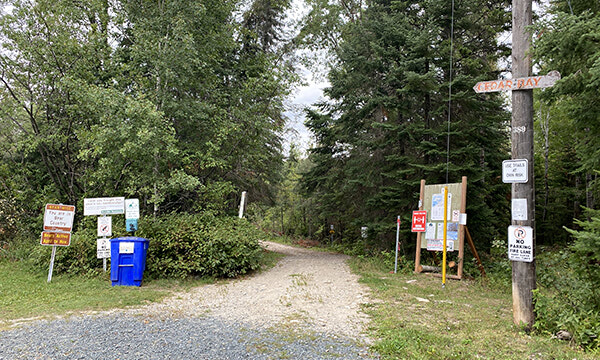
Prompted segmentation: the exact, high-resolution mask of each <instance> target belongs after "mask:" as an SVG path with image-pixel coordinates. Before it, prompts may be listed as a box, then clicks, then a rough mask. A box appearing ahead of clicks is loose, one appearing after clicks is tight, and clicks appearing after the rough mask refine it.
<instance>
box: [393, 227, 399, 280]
mask: <svg viewBox="0 0 600 360" xmlns="http://www.w3.org/2000/svg"><path fill="white" fill-rule="evenodd" d="M399 242H400V215H398V219H397V220H396V260H395V262H394V274H395V273H396V272H398V244H399Z"/></svg>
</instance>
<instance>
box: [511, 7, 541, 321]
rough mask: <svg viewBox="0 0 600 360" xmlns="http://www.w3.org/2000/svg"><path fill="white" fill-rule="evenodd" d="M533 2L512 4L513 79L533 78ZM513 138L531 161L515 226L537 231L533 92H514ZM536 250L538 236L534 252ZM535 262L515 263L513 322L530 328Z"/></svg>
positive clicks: (517, 193) (515, 190) (518, 190)
mask: <svg viewBox="0 0 600 360" xmlns="http://www.w3.org/2000/svg"><path fill="white" fill-rule="evenodd" d="M531 3H532V0H513V2H512V22H513V23H512V26H513V29H512V43H513V48H512V76H513V78H520V77H528V76H531V57H530V56H529V53H530V51H529V49H530V47H531V33H530V32H529V31H528V30H527V27H528V26H530V25H531V23H532V4H531ZM511 125H512V134H511V147H512V149H511V150H512V158H513V159H527V162H528V179H529V181H528V182H527V183H515V184H512V198H513V199H527V220H525V221H518V223H517V221H513V222H512V224H513V225H522V226H531V227H532V228H534V229H535V224H534V220H535V212H534V209H535V202H534V200H535V197H534V177H533V167H534V164H533V90H518V91H513V92H512V122H511ZM534 249H535V232H534V234H533V249H532V252H533V251H534ZM535 283H536V279H535V260H534V261H532V262H522V261H513V262H512V294H513V321H514V323H515V324H517V325H521V324H524V325H526V326H527V327H528V328H530V327H531V326H532V325H533V322H534V313H533V290H534V289H535V287H536V285H535Z"/></svg>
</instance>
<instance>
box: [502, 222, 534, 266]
mask: <svg viewBox="0 0 600 360" xmlns="http://www.w3.org/2000/svg"><path fill="white" fill-rule="evenodd" d="M508 259H509V260H512V261H523V262H532V261H533V229H532V228H531V226H517V225H511V226H509V227H508Z"/></svg>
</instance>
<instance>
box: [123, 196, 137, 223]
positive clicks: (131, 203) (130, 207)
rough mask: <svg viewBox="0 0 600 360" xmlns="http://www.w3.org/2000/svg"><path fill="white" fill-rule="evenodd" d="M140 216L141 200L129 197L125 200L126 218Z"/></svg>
mask: <svg viewBox="0 0 600 360" xmlns="http://www.w3.org/2000/svg"><path fill="white" fill-rule="evenodd" d="M139 218H140V200H139V199H127V200H125V219H139Z"/></svg>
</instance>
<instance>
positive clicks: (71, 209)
mask: <svg viewBox="0 0 600 360" xmlns="http://www.w3.org/2000/svg"><path fill="white" fill-rule="evenodd" d="M74 217H75V206H73V205H61V204H46V208H45V211H44V231H66V232H70V231H71V229H72V228H73V218H74Z"/></svg>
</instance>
